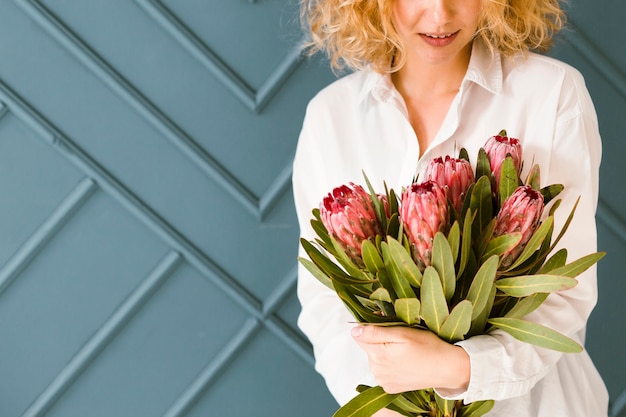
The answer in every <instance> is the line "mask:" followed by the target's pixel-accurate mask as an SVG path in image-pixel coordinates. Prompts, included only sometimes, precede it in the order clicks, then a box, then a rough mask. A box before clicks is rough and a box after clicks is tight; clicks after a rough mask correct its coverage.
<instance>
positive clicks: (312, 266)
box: [298, 257, 335, 291]
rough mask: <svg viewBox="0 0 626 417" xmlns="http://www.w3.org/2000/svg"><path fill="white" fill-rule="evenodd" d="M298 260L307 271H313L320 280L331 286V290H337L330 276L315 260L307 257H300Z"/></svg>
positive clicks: (312, 273)
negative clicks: (312, 260)
mask: <svg viewBox="0 0 626 417" xmlns="http://www.w3.org/2000/svg"><path fill="white" fill-rule="evenodd" d="M298 261H300V263H301V264H302V266H304V267H305V268H306V270H307V271H309V272H310V273H311V275H313V276H314V277H315V278H317V280H318V281H319V282H321V283H322V284H324V285H325V286H327V287H328V288H330V289H331V290H333V291H334V290H335V288H334V287H333V282H332V281H331V280H330V278H328V276H327V275H326V274H325V273H324V272H322V270H321V269H319V268H318V267H317V265H315V264H314V263H313V262H311V261H310V260H308V259H306V258H302V257H298Z"/></svg>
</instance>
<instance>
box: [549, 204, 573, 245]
mask: <svg viewBox="0 0 626 417" xmlns="http://www.w3.org/2000/svg"><path fill="white" fill-rule="evenodd" d="M579 202H580V197H578V198H577V199H576V202H575V203H574V207H572V211H570V213H569V215H568V216H567V220H565V223H564V224H563V227H561V231H560V232H559V235H558V236H557V237H556V239H555V240H554V242H552V247H551V248H550V249H554V248H555V247H556V245H557V244H558V243H559V241H560V240H561V238H562V237H563V236H564V235H565V232H566V231H567V229H568V228H569V225H570V224H571V223H572V220H573V219H574V213H576V208H577V207H578V203H579ZM555 205H556V203H555ZM553 210H555V208H554V207H553ZM550 211H551V212H552V210H550Z"/></svg>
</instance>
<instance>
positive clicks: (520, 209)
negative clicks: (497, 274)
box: [494, 185, 544, 268]
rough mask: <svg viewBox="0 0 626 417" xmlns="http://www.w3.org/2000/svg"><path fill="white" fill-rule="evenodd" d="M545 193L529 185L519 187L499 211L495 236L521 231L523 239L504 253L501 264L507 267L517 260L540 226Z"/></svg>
mask: <svg viewBox="0 0 626 417" xmlns="http://www.w3.org/2000/svg"><path fill="white" fill-rule="evenodd" d="M543 207H544V204H543V195H542V194H541V192H539V191H536V190H533V189H532V188H531V187H530V186H529V185H524V186H521V187H518V188H517V189H516V190H515V191H514V192H513V194H511V196H510V197H509V198H507V199H506V200H504V204H502V208H501V209H500V212H499V213H498V218H497V221H496V228H495V230H494V237H498V236H502V235H504V234H507V233H515V232H521V233H522V239H521V240H520V242H519V243H518V244H517V245H516V246H515V247H513V248H511V249H510V250H509V251H508V252H506V253H504V254H503V255H502V261H501V266H502V267H504V268H506V267H508V266H510V265H512V264H513V262H515V260H516V259H517V257H518V256H519V255H520V254H521V253H522V251H523V250H524V247H525V246H526V244H527V243H528V241H529V240H530V238H531V237H532V235H533V233H534V232H535V230H537V227H538V226H539V223H540V220H541V215H542V213H543Z"/></svg>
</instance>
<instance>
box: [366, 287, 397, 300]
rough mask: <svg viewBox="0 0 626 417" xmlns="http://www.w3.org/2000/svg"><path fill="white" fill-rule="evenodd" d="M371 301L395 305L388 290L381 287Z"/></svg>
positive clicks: (371, 296) (373, 294) (374, 293)
mask: <svg viewBox="0 0 626 417" xmlns="http://www.w3.org/2000/svg"><path fill="white" fill-rule="evenodd" d="M370 300H376V301H385V302H387V303H393V300H392V299H391V296H390V295H389V291H387V289H385V288H383V287H380V288H377V289H376V290H375V291H374V292H373V293H372V294H371V295H370Z"/></svg>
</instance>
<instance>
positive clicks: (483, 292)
mask: <svg viewBox="0 0 626 417" xmlns="http://www.w3.org/2000/svg"><path fill="white" fill-rule="evenodd" d="M497 270H498V257H497V256H496V255H493V256H492V257H491V258H489V259H487V260H486V261H485V262H484V263H483V264H482V266H481V267H480V269H479V270H478V272H477V273H476V276H474V279H473V280H472V284H471V285H470V288H469V292H468V293H467V297H466V300H468V301H470V302H471V303H472V306H473V311H472V320H473V319H475V318H476V317H478V315H479V314H480V313H481V312H482V311H483V310H484V308H485V306H486V305H487V302H488V301H489V296H490V294H491V290H492V287H493V283H494V281H495V279H496V272H497Z"/></svg>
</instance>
